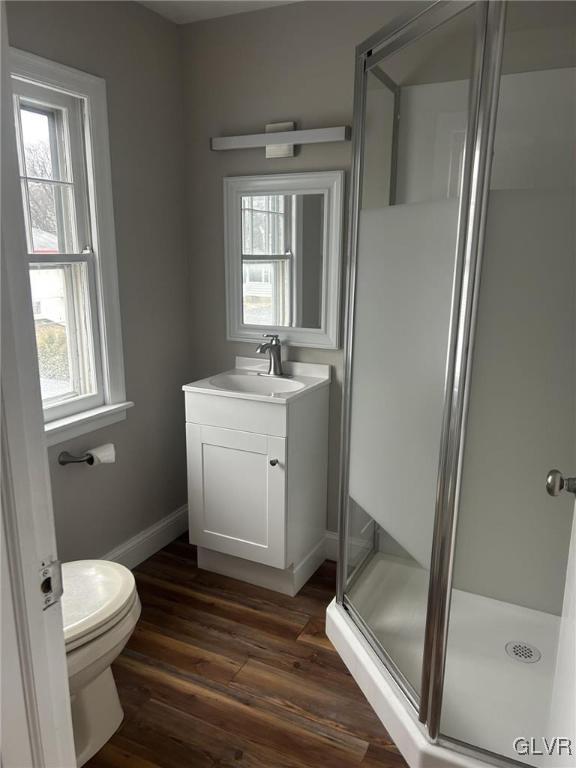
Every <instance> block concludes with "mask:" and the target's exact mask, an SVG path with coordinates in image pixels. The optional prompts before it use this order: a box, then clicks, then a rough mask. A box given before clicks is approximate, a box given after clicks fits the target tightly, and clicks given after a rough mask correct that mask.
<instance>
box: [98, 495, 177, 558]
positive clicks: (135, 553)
mask: <svg viewBox="0 0 576 768" xmlns="http://www.w3.org/2000/svg"><path fill="white" fill-rule="evenodd" d="M187 529H188V505H187V504H184V506H182V507H180V508H179V509H177V510H175V511H174V512H171V513H170V514H169V515H166V517H163V518H162V520H159V521H158V522H157V523H154V524H153V525H151V526H150V527H149V528H145V529H144V530H143V531H140V533H137V534H136V536H132V538H131V539H128V540H127V541H124V542H123V543H122V544H119V545H118V546H117V547H115V548H114V549H113V550H111V551H110V552H108V553H107V554H105V555H103V556H102V560H113V561H114V562H116V563H121V564H122V565H125V566H126V567H127V568H135V567H136V566H137V565H139V564H140V563H142V562H143V561H144V560H146V559H147V558H148V557H152V555H154V554H155V553H156V552H158V550H160V549H162V548H163V547H165V546H166V545H167V544H170V542H171V541H174V539H176V538H178V536H180V535H181V534H182V533H184V531H186V530H187Z"/></svg>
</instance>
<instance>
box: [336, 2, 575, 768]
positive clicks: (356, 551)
mask: <svg viewBox="0 0 576 768" xmlns="http://www.w3.org/2000/svg"><path fill="white" fill-rule="evenodd" d="M419 8H420V9H421V10H420V12H419V13H417V14H416V15H414V12H412V13H411V16H410V17H406V18H402V19H399V20H398V22H397V23H395V24H394V25H392V26H391V27H388V28H385V29H384V30H381V31H380V32H378V33H376V34H375V35H373V36H372V37H371V38H369V39H368V40H367V41H366V42H365V43H363V44H362V45H360V46H359V48H358V51H357V62H356V85H355V130H354V165H353V172H352V206H351V218H350V248H349V254H350V263H349V274H348V309H347V320H346V327H347V340H346V375H345V385H344V419H343V425H344V426H343V433H342V466H341V509H340V558H339V579H338V594H337V598H336V601H335V603H334V604H333V605H332V606H330V608H329V611H328V632H329V635H330V637H331V638H332V640H333V642H334V643H335V645H336V647H337V649H338V650H339V651H340V653H341V655H342V656H343V658H344V660H345V661H346V662H347V664H348V665H349V667H350V669H351V671H352V674H354V676H355V677H356V678H357V679H358V681H359V683H360V685H361V687H362V688H363V689H364V691H365V693H366V695H367V696H368V698H369V700H370V701H371V703H372V704H373V705H374V707H375V708H376V710H377V712H378V713H379V714H380V715H381V717H382V718H383V720H384V723H385V725H386V726H387V727H388V728H389V730H390V732H391V734H392V736H393V737H394V738H395V740H396V741H397V742H398V744H399V746H400V747H401V749H402V751H403V752H404V753H405V755H406V756H407V759H408V760H409V762H410V763H411V764H413V765H422V766H424V765H427V766H432V765H438V766H440V765H460V766H464V765H481V764H483V763H489V764H495V765H509V764H511V763H512V764H521V765H533V766H550V768H558V767H559V766H563V765H574V764H576V758H575V757H574V755H576V734H575V719H576V715H575V708H574V699H575V696H576V692H575V690H574V683H575V672H574V665H575V658H576V650H575V644H574V643H575V630H574V626H575V625H574V621H575V619H574V612H575V608H574V602H575V600H576V595H575V592H576V590H575V581H576V578H575V568H576V565H575V551H574V550H575V547H576V542H575V534H574V525H573V517H574V516H573V512H574V495H573V493H572V492H570V488H569V486H570V483H569V482H568V481H566V483H565V484H564V489H563V490H562V480H561V478H560V476H559V475H557V474H554V473H553V474H552V475H551V476H550V477H549V478H548V475H549V472H550V471H551V470H559V471H561V472H565V473H566V474H567V475H576V407H575V406H576V403H575V400H576V367H575V366H576V296H575V288H576V260H575V221H576V195H575V191H576V187H575V167H576V166H575V155H574V147H575V137H576V121H575V118H576V3H571V2H550V1H548V2H538V1H531V2H510V3H505V2H498V1H495V2H489V3H487V2H458V1H454V2H436V3H433V4H430V5H428V6H427V7H425V8H424V9H423V10H422V5H421V4H420V5H419Z"/></svg>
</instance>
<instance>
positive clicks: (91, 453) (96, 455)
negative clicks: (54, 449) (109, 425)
mask: <svg viewBox="0 0 576 768" xmlns="http://www.w3.org/2000/svg"><path fill="white" fill-rule="evenodd" d="M115 461H116V449H115V447H114V443H106V444H105V445H98V446H97V447H96V448H89V449H88V450H87V451H85V452H84V453H83V454H82V455H81V456H75V455H74V454H73V453H69V452H68V451H62V452H61V453H60V454H59V456H58V464H60V465H61V466H63V467H64V466H66V464H88V466H89V467H91V466H93V465H94V464H114V462H115Z"/></svg>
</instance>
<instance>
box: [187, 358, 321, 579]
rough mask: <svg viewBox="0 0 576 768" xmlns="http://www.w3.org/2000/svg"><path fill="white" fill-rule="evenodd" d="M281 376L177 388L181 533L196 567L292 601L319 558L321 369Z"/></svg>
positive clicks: (241, 376)
mask: <svg viewBox="0 0 576 768" xmlns="http://www.w3.org/2000/svg"><path fill="white" fill-rule="evenodd" d="M285 368H286V369H287V370H288V371H289V372H290V373H291V374H292V376H291V378H290V379H283V380H276V381H275V380H274V379H272V378H268V377H260V376H259V375H258V373H259V372H260V371H261V370H262V363H260V362H259V361H254V360H252V359H251V358H238V359H237V367H236V369H235V370H234V371H228V372H226V373H225V374H220V375H219V376H215V377H212V378H210V379H204V380H202V381H199V382H194V383H193V384H189V385H186V386H185V387H184V391H185V402H186V446H187V464H188V508H189V531H190V542H191V543H192V544H197V545H198V559H199V565H200V567H202V568H205V569H207V570H212V571H216V572H219V573H224V574H226V575H229V576H233V577H234V578H240V579H243V580H245V581H250V582H253V583H256V584H260V585H262V586H266V587H268V588H270V589H276V590H278V591H282V592H286V593H287V594H295V593H296V592H297V591H298V589H299V588H300V587H301V586H302V585H303V584H304V583H305V581H307V579H308V578H309V577H310V576H311V575H312V573H313V572H314V570H316V568H317V567H318V566H319V565H320V564H321V563H322V561H323V559H324V542H325V533H326V482H327V454H328V400H329V367H328V366H322V365H312V364H303V363H302V364H296V363H292V364H290V363H286V364H285ZM288 387H290V389H286V388H288ZM276 389H279V390H281V391H275V390H276Z"/></svg>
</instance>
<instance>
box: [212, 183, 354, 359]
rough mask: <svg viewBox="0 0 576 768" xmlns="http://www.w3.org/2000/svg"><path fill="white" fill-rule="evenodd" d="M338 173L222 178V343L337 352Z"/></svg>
mask: <svg viewBox="0 0 576 768" xmlns="http://www.w3.org/2000/svg"><path fill="white" fill-rule="evenodd" d="M342 186H343V172H342V171H329V172H319V173H292V174H283V175H274V176H244V177H233V178H227V179H224V195H225V227H226V281H227V294H228V295H227V305H228V306H227V313H228V338H229V339H231V340H236V341H243V340H250V341H253V340H254V339H258V338H260V337H261V335H262V333H264V332H265V331H271V330H273V331H274V332H277V333H278V334H279V335H280V337H281V339H282V341H283V342H284V343H288V344H293V345H298V346H317V347H325V348H337V346H338V326H339V305H340V301H339V298H340V297H339V294H340V262H341V239H342Z"/></svg>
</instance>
